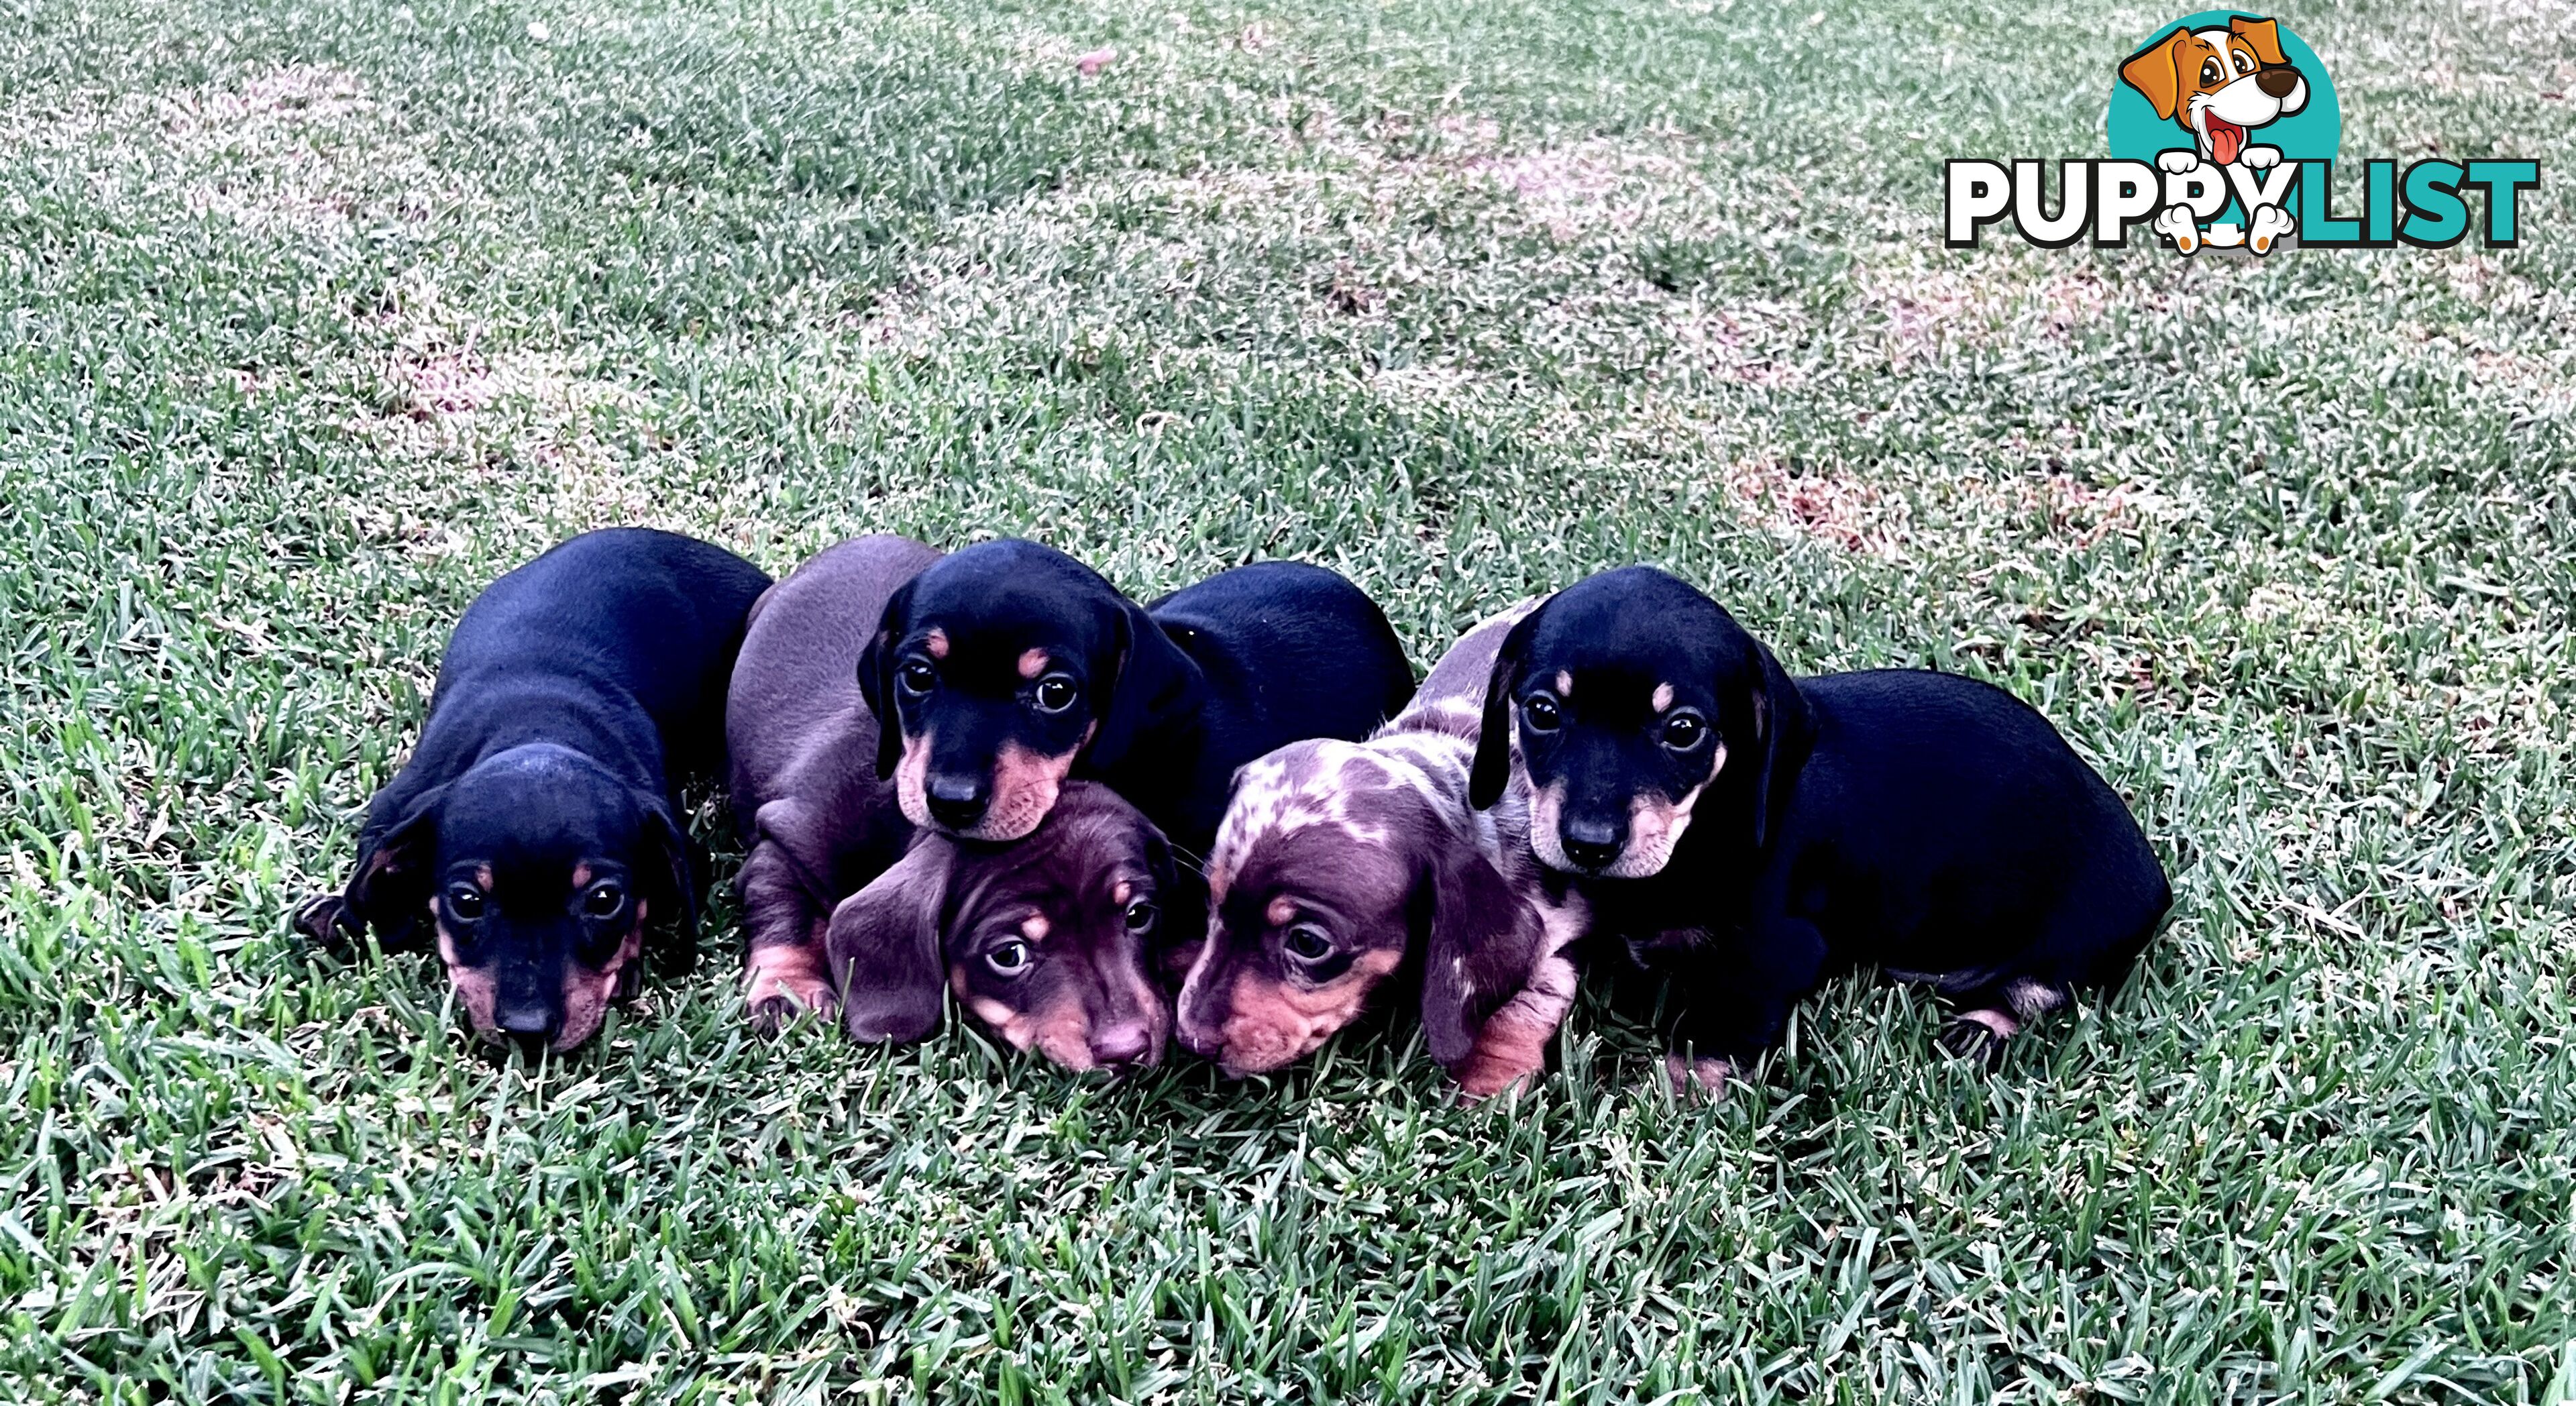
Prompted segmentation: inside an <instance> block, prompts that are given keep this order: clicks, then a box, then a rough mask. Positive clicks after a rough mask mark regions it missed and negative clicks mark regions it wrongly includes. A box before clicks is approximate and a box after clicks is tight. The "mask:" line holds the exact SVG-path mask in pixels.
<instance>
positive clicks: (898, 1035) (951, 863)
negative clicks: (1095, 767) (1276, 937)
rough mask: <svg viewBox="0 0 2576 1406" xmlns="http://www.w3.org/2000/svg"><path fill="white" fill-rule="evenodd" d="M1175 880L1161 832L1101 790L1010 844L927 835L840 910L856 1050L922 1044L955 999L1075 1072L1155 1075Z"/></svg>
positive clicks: (1083, 791) (840, 961) (1070, 800)
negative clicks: (1161, 949) (863, 1045)
mask: <svg viewBox="0 0 2576 1406" xmlns="http://www.w3.org/2000/svg"><path fill="white" fill-rule="evenodd" d="M1175 878H1176V875H1175V869H1174V866H1173V862H1172V849H1171V846H1170V845H1169V844H1167V843H1166V842H1165V841H1164V839H1163V834H1162V832H1161V831H1159V830H1157V829H1155V828H1154V825H1153V823H1152V822H1151V821H1148V820H1147V819H1146V818H1145V817H1144V815H1143V813H1142V812H1140V811H1138V810H1137V809H1136V808H1135V807H1134V806H1131V805H1129V804H1128V803H1127V802H1125V801H1124V800H1121V799H1120V798H1119V797H1118V794H1117V793H1116V792H1114V791H1112V790H1110V789H1109V788H1108V787H1106V786H1103V785H1100V784H1098V783H1096V782H1087V781H1070V782H1066V783H1063V785H1062V786H1061V787H1060V789H1059V790H1058V792H1057V794H1056V797H1055V802H1054V804H1053V805H1052V806H1050V807H1049V808H1048V811H1047V814H1046V817H1045V818H1044V819H1043V820H1041V821H1040V822H1039V823H1038V827H1037V828H1036V829H1035V830H1033V831H1031V832H1030V833H1029V834H1028V835H1026V836H1024V837H1023V838H1021V839H1019V840H1016V841H1013V842H1010V843H1005V844H991V843H982V842H978V841H973V840H950V839H948V838H947V837H946V836H944V835H940V834H937V833H935V832H925V833H923V834H922V835H921V836H920V837H919V838H918V839H917V840H916V841H915V842H914V844H913V847H912V852H911V853H910V854H908V855H906V856H905V857H904V859H903V861H902V862H901V863H899V864H897V865H895V866H894V867H893V868H892V869H889V870H887V871H886V872H885V873H884V874H882V875H880V876H879V877H878V878H877V879H876V881H875V882H873V883H871V884H869V885H868V886H867V887H866V888H863V889H861V890H859V891H858V892H857V893H855V894H852V895H851V896H850V897H849V898H847V899H845V900H843V901H842V903H841V905H840V906H839V907H838V908H837V909H835V910H833V913H832V922H831V930H830V933H829V936H828V938H827V944H828V953H829V955H828V963H829V969H830V972H831V979H832V982H833V985H834V987H835V988H836V991H837V993H838V996H839V1001H840V1006H841V1010H842V1019H843V1023H844V1025H845V1027H846V1028H847V1030H848V1031H849V1034H850V1037H851V1038H852V1039H854V1040H860V1041H865V1042H876V1041H887V1042H894V1043H904V1042H909V1041H912V1040H918V1039H920V1038H922V1037H923V1036H925V1035H927V1034H929V1033H930V1032H931V1031H932V1030H933V1029H935V1028H937V1026H938V1024H939V1018H940V1012H941V1010H942V1008H943V1006H944V1005H945V999H946V996H947V994H948V993H950V992H954V993H955V994H956V997H957V1001H958V1004H959V1005H961V1006H963V1007H965V1008H966V1010H967V1012H968V1013H970V1014H971V1015H973V1016H974V1018H975V1019H976V1020H977V1021H978V1022H980V1023H982V1024H983V1025H984V1027H985V1028H986V1029H988V1030H990V1031H992V1032H993V1033H994V1034H995V1035H997V1036H999V1037H1001V1039H1002V1040H1003V1041H1004V1042H1006V1043H1008V1044H1009V1045H1010V1046H1011V1047H1012V1048H1013V1049H1017V1050H1030V1049H1034V1050H1036V1051H1037V1052H1038V1053H1039V1054H1041V1055H1044V1056H1045V1057H1046V1058H1047V1059H1049V1060H1052V1061H1054V1062H1055V1063H1056V1064H1058V1065H1061V1066H1063V1067H1064V1068H1066V1069H1071V1070H1076V1071H1081V1070H1091V1069H1107V1070H1113V1071H1126V1070H1136V1069H1144V1068H1148V1067H1151V1066H1152V1065H1155V1064H1157V1063H1160V1062H1161V1060H1162V1057H1163V1042H1164V1039H1165V1037H1166V1035H1167V1034H1168V1033H1169V1031H1170V1028H1171V1017H1170V1014H1169V1010H1168V1007H1167V1006H1166V1005H1165V1002H1164V998H1163V991H1162V988H1161V986H1160V985H1159V984H1158V983H1157V981H1156V979H1155V968H1154V953H1155V944H1156V943H1157V942H1158V941H1159V940H1161V936H1162V934H1161V928H1162V926H1163V924H1164V920H1165V919H1164V911H1165V910H1164V908H1163V903H1164V901H1165V898H1166V896H1167V895H1169V894H1171V893H1172V892H1173V890H1174V887H1175ZM1173 916H1174V917H1175V918H1177V919H1179V920H1181V921H1183V922H1184V923H1185V924H1186V925H1187V926H1190V927H1195V926H1196V922H1195V919H1194V915H1193V914H1191V913H1189V912H1187V911H1182V912H1179V913H1177V914H1174V915H1173Z"/></svg>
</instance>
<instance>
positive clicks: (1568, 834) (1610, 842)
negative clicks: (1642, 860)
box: [1556, 816, 1628, 869]
mask: <svg viewBox="0 0 2576 1406" xmlns="http://www.w3.org/2000/svg"><path fill="white" fill-rule="evenodd" d="M1556 837H1557V840H1558V842H1559V843H1561V844H1562V845H1564V846H1565V857H1566V858H1567V859H1569V860H1572V861H1573V862H1574V865H1575V867H1576V868H1579V869H1607V868H1609V867H1610V866H1611V865H1612V864H1613V863H1616V862H1617V861H1618V858H1619V847H1620V846H1621V845H1624V844H1626V843H1627V841H1628V836H1627V827H1625V826H1623V825H1620V824H1618V823H1616V822H1614V821H1609V820H1604V819H1601V818H1599V817H1597V816H1567V817H1566V819H1565V823H1563V824H1561V825H1559V826H1558V827H1557V830H1556Z"/></svg>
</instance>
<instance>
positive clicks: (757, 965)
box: [742, 947, 841, 1035]
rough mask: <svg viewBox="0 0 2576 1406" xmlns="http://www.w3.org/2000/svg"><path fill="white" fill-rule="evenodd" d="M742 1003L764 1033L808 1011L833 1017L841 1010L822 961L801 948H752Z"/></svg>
mask: <svg viewBox="0 0 2576 1406" xmlns="http://www.w3.org/2000/svg"><path fill="white" fill-rule="evenodd" d="M742 1003H743V1007H744V1013H745V1014H746V1015H747V1016H749V1018H750V1020H751V1025H752V1028H753V1029H754V1030H757V1031H759V1032H760V1033H761V1034H764V1035H774V1034H776V1033H777V1032H779V1031H780V1030H783V1029H785V1028H786V1027H788V1026H790V1025H793V1024H795V1023H796V1020H797V1018H798V1017H799V1016H803V1015H805V1014H807V1013H809V1012H810V1013H812V1014H814V1015H816V1016H819V1017H821V1018H822V1019H824V1020H830V1019H832V1018H833V1017H834V1016H836V1015H838V1014H839V1013H840V1010H841V998H840V994H839V993H838V992H836V991H834V990H833V989H832V983H831V980H830V978H829V977H827V976H826V975H825V974H824V971H823V963H822V960H821V959H820V958H819V957H817V956H816V955H815V954H813V953H811V952H808V951H806V950H805V949H804V948H801V947H755V948H753V949H752V950H751V952H750V953H749V955H747V956H746V957H745V958H744V959H743V990H742Z"/></svg>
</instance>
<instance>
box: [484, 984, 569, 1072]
mask: <svg viewBox="0 0 2576 1406" xmlns="http://www.w3.org/2000/svg"><path fill="white" fill-rule="evenodd" d="M492 1024H493V1025H494V1026H495V1027H496V1028H497V1029H499V1030H500V1032H501V1033H502V1034H504V1035H507V1036H509V1037H510V1039H511V1040H512V1042H514V1043H515V1044H517V1045H518V1047H519V1053H520V1054H522V1055H524V1056H526V1057H527V1058H529V1059H535V1058H536V1057H537V1056H538V1055H541V1054H543V1053H545V1051H546V1047H547V1046H549V1045H552V1044H553V1043H554V1042H555V1036H557V1035H560V1034H562V1033H563V1016H562V1014H561V1013H560V1012H557V1011H555V1010H553V1009H551V1008H549V1007H548V1006H547V1004H546V1002H545V1001H543V1000H541V999H532V998H522V999H519V1000H502V1001H500V1002H498V1003H496V1004H495V1005H494V1006H493V1007H492Z"/></svg>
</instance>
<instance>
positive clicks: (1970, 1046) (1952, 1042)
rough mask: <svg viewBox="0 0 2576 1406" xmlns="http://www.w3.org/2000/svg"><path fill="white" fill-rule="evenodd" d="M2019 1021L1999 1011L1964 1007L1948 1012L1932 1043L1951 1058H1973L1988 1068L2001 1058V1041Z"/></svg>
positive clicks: (1997, 1062) (2002, 1047) (2010, 1033)
mask: <svg viewBox="0 0 2576 1406" xmlns="http://www.w3.org/2000/svg"><path fill="white" fill-rule="evenodd" d="M2020 1029H2021V1022H2020V1021H2018V1020H2015V1019H2014V1018H2013V1017H2012V1016H2010V1015H2008V1014H2006V1013H2005V1012H2003V1011H1989V1010H1975V1011H1964V1012H1961V1013H1960V1014H1958V1015H1955V1016H1952V1017H1951V1018H1950V1021H1949V1023H1948V1024H1946V1025H1944V1026H1942V1027H1941V1033H1940V1034H1939V1035H1936V1036H1934V1037H1933V1043H1934V1044H1937V1045H1939V1046H1940V1047H1941V1052H1942V1053H1943V1054H1946V1055H1948V1056H1950V1057H1951V1058H1952V1059H1961V1060H1977V1061H1981V1062H1983V1063H1984V1064H1985V1066H1986V1067H1987V1068H1988V1069H1992V1068H1994V1067H1995V1066H1997V1065H1999V1064H2002V1063H2003V1062H2004V1044H2005V1042H2006V1041H2008V1040H2010V1039H2012V1037H2013V1034H2014V1032H2016V1031H2018V1030H2020Z"/></svg>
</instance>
